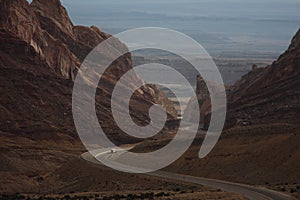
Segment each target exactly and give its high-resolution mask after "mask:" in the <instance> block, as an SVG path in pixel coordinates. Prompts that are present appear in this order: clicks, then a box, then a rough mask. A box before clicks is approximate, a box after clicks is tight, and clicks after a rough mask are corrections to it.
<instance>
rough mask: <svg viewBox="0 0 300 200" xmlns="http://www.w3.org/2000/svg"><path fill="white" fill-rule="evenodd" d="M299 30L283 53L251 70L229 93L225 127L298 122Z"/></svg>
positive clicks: (299, 115) (299, 105) (299, 113)
mask: <svg viewBox="0 0 300 200" xmlns="http://www.w3.org/2000/svg"><path fill="white" fill-rule="evenodd" d="M299 41H300V30H299V31H298V32H297V33H296V35H295V37H294V38H293V39H292V42H291V44H290V46H289V48H288V50H287V51H286V52H284V53H283V54H282V55H281V56H280V57H279V58H278V59H277V60H276V61H275V62H273V63H272V64H271V65H270V66H267V67H266V68H258V69H253V70H252V71H251V72H249V73H248V74H246V75H245V76H243V77H242V79H241V80H239V81H238V82H237V83H236V84H235V85H234V86H233V87H232V88H231V90H230V92H229V95H228V96H229V97H228V101H229V113H228V120H227V123H228V124H227V125H228V126H229V127H230V126H233V125H235V124H244V125H251V124H265V123H278V122H280V123H290V124H299V123H300V121H299V119H300V112H299V110H300V87H299V85H300V44H299V43H300V42H299Z"/></svg>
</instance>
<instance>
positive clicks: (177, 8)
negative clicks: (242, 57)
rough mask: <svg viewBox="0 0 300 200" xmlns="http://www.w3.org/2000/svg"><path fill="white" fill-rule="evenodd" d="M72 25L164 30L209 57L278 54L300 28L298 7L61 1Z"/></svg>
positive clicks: (291, 3) (291, 2)
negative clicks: (193, 43) (193, 42)
mask: <svg viewBox="0 0 300 200" xmlns="http://www.w3.org/2000/svg"><path fill="white" fill-rule="evenodd" d="M62 3H63V5H64V6H65V7H66V8H67V10H68V12H69V14H70V16H71V18H72V20H73V22H74V24H80V25H86V26H90V25H96V26H99V27H100V28H101V29H102V30H104V31H106V32H109V33H112V34H116V33H119V32H121V31H124V30H128V29H132V28H138V27H145V26H151V27H164V28H171V29H174V30H177V31H181V32H183V33H186V34H188V35H189V36H191V37H193V38H194V39H195V40H197V41H198V42H200V43H201V44H202V45H203V46H204V47H205V48H206V49H207V50H208V51H209V53H217V54H219V53H228V52H246V53H247V52H249V53H251V52H261V53H266V54H270V56H272V55H277V54H278V55H279V54H280V53H281V52H282V51H284V50H285V49H286V48H287V46H288V44H289V42H290V40H291V38H292V36H293V35H294V34H295V32H296V31H297V30H298V28H299V27H300V21H299V20H298V19H300V12H299V10H300V2H299V1H296V0H288V1H284V2H282V1H278V0H275V1H274V0H272V1H271V0H264V1H248V0H244V1H237V0H228V1H226V2H224V1H221V0H213V1H211V0H210V1H208V0H200V1H196V0H188V1H183V0H176V1H172V2H170V1H169V0H163V1H158V0H152V1H149V0H129V1H126V2H125V1H122V0H114V1H108V0H101V1H99V0H89V1H80V0H62Z"/></svg>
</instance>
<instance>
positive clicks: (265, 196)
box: [81, 148, 294, 200]
mask: <svg viewBox="0 0 300 200" xmlns="http://www.w3.org/2000/svg"><path fill="white" fill-rule="evenodd" d="M124 150H128V149H124ZM124 150H123V151H122V150H117V152H115V153H111V148H103V149H99V150H96V152H93V155H95V156H96V157H97V158H99V157H100V158H101V160H102V161H105V162H107V163H113V164H114V165H118V167H119V168H120V167H122V165H121V164H119V163H117V162H116V161H114V160H115V159H113V160H112V159H111V158H112V157H114V158H115V157H118V156H121V155H122V154H123V153H124V152H125V151H124ZM81 158H82V159H84V160H86V161H88V162H90V163H93V164H101V165H102V163H101V162H99V161H98V160H97V159H95V158H94V157H93V156H92V155H91V154H90V153H89V152H86V153H84V154H82V155H81ZM125 168H126V167H125V166H124V171H126V169H125ZM147 175H149V176H155V177H160V178H166V179H172V180H178V181H183V182H188V183H194V184H199V185H203V186H207V187H210V188H216V189H221V190H223V191H227V192H234V193H237V194H240V195H243V196H244V197H246V198H247V199H249V200H272V199H273V200H293V199H294V198H292V197H290V196H288V195H286V194H282V193H280V192H276V191H273V190H269V189H266V188H263V187H254V186H250V185H245V184H240V183H233V182H228V181H222V180H215V179H208V178H202V177H194V176H189V175H182V174H175V173H171V172H165V171H156V172H151V173H147Z"/></svg>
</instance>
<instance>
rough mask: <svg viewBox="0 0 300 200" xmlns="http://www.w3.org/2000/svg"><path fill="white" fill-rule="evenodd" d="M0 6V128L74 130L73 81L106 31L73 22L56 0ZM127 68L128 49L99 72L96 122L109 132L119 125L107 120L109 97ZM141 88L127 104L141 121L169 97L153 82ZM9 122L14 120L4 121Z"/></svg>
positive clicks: (15, 0)
mask: <svg viewBox="0 0 300 200" xmlns="http://www.w3.org/2000/svg"><path fill="white" fill-rule="evenodd" d="M0 5H1V6H0V13H1V14H0V16H1V18H0V30H1V38H0V40H1V44H0V45H1V49H0V53H1V59H0V67H1V71H2V72H3V73H1V79H2V81H1V83H3V85H2V91H1V97H2V98H1V114H2V116H1V118H2V119H1V125H0V126H1V127H2V128H1V130H5V131H7V132H11V130H14V132H26V131H25V130H26V129H30V130H31V131H34V132H39V131H38V129H35V128H33V127H32V126H31V125H33V124H36V123H37V124H41V126H42V127H44V128H43V129H44V130H47V129H48V131H50V130H52V129H53V128H54V127H55V129H60V128H62V127H64V128H63V130H65V129H69V130H70V131H71V132H73V134H74V132H75V131H74V129H73V127H72V122H71V113H70V109H71V91H72V80H74V78H75V76H76V72H77V70H78V68H79V67H80V64H81V62H82V61H83V59H84V58H85V57H86V56H87V55H88V53H89V52H90V51H91V50H92V49H93V48H94V47H95V46H96V45H98V44H99V43H100V42H101V41H103V40H105V39H107V38H109V37H111V36H110V35H109V34H106V33H104V32H102V31H101V30H100V29H99V28H97V27H94V26H92V27H83V26H74V25H73V24H72V22H71V20H70V18H69V16H68V14H67V11H66V9H65V8H64V7H63V6H62V4H61V2H60V1H59V0H48V1H42V0H33V1H32V3H31V4H29V3H28V2H27V1H26V0H1V1H0ZM118 47H120V48H126V47H124V45H123V44H122V43H121V42H118V43H116V44H115V48H118ZM130 69H132V61H131V55H130V54H127V55H124V56H122V57H120V58H119V59H117V60H116V61H115V62H114V63H113V64H112V66H110V68H109V70H108V71H107V72H106V73H105V74H104V78H103V80H104V82H105V83H103V84H101V85H100V90H101V91H102V93H101V94H99V95H98V97H97V100H98V101H101V102H102V107H101V108H102V109H104V110H102V111H103V112H104V113H105V115H102V116H104V117H102V118H101V119H100V121H101V120H102V121H103V124H104V126H106V127H107V128H108V129H109V131H110V132H114V134H116V133H118V130H115V129H114V128H112V127H115V126H116V124H114V123H112V122H111V120H112V116H111V113H110V111H109V109H110V100H109V97H110V94H111V92H112V89H113V86H114V85H115V83H116V82H117V81H118V79H119V78H120V77H121V76H122V75H123V74H124V73H125V72H127V71H128V70H130ZM39 79H41V80H39ZM131 79H132V80H131V82H132V83H135V82H139V81H141V80H140V79H139V78H138V77H137V76H136V75H133V76H132V77H131ZM7 82H10V84H8V83H7ZM27 85H28V86H27ZM10 86H11V87H10ZM140 91H141V92H139V93H137V94H136V95H135V96H134V97H133V100H132V101H133V105H137V106H135V107H134V106H133V107H132V108H131V109H132V115H133V118H135V120H136V121H140V122H141V123H142V122H144V121H147V120H148V114H147V112H148V111H147V109H148V108H149V107H150V106H151V105H153V104H154V103H162V104H165V103H168V102H167V101H166V100H165V99H164V97H163V95H162V93H161V92H160V91H159V90H158V89H157V88H156V87H155V86H151V85H148V86H145V87H143V88H141V90H140ZM6 97H7V98H6ZM20 97H22V98H20ZM163 102H164V103H163ZM134 103H136V104H134ZM57 104H59V105H60V106H57ZM8 105H11V106H10V107H9V106H8ZM16 105H20V106H18V107H16ZM26 105H28V108H26ZM165 105H166V104H165ZM166 107H168V108H169V109H168V110H169V111H170V112H169V117H170V118H172V117H174V113H175V111H174V112H173V111H172V107H171V106H170V105H168V106H167V105H166ZM46 108H47V109H46ZM172 112H173V113H172ZM34 113H35V114H34ZM33 114H34V116H31V115H33ZM55 116H62V118H59V117H55ZM27 118H28V119H27ZM25 119H27V120H25ZM66 120H67V121H69V123H65V121H66ZM8 121H9V122H10V123H12V124H15V125H14V126H8V125H7V124H6V123H7V122H8ZM25 121H26V122H25ZM4 127H5V128H4ZM46 127H47V128H46ZM70 127H72V128H70ZM50 132H51V131H50ZM119 132H120V130H119ZM115 139H120V138H117V137H116V138H115Z"/></svg>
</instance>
